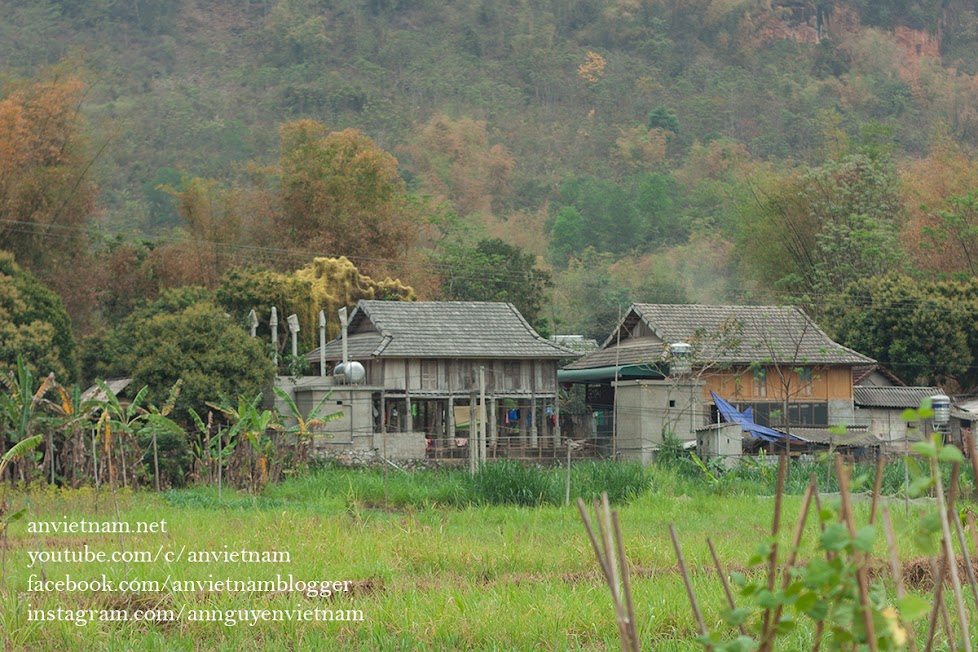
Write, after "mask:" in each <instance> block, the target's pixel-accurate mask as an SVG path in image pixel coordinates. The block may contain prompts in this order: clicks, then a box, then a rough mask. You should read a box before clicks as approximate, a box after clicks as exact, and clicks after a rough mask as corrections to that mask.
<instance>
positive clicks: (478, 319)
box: [306, 301, 579, 360]
mask: <svg viewBox="0 0 978 652" xmlns="http://www.w3.org/2000/svg"><path fill="white" fill-rule="evenodd" d="M349 330H350V332H351V333H352V334H351V336H350V338H349V340H348V346H349V347H350V358H351V359H357V358H359V359H363V358H368V357H380V358H537V359H540V358H549V359H563V358H576V357H577V356H578V355H579V354H577V353H575V352H573V351H571V350H569V349H566V348H564V347H562V346H558V345H557V344H554V343H553V342H550V341H549V340H546V339H544V338H542V337H540V335H538V334H537V332H536V331H535V330H533V328H532V327H531V326H530V324H529V323H527V321H526V320H525V319H524V318H523V316H522V315H521V314H520V313H519V311H518V310H516V308H515V307H514V306H513V305H512V304H510V303H493V302H486V301H361V302H360V303H359V304H357V307H356V310H354V311H353V314H352V315H350V328H349ZM341 350H342V343H341V341H340V340H339V339H336V340H333V341H332V342H330V343H329V344H327V345H326V358H327V359H328V360H339V359H340V358H341V356H342V353H341ZM306 358H307V359H309V360H318V359H319V350H318V349H316V350H315V351H312V352H310V353H309V354H307V356H306Z"/></svg>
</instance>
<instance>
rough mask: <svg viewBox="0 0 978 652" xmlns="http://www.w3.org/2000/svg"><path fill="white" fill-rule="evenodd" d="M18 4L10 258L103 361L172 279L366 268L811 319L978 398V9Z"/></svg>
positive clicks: (229, 1)
mask: <svg viewBox="0 0 978 652" xmlns="http://www.w3.org/2000/svg"><path fill="white" fill-rule="evenodd" d="M0 8H2V10H3V15H4V17H5V19H4V21H2V24H0V248H2V249H9V250H11V251H13V253H14V254H15V256H16V259H17V262H18V263H19V264H20V265H21V266H22V267H24V268H26V269H28V270H30V271H31V272H33V273H34V274H36V275H37V276H39V277H40V278H41V280H43V281H44V282H45V283H47V284H48V285H50V286H51V287H53V288H54V289H55V290H56V291H57V292H58V293H59V294H60V295H61V296H62V297H63V298H64V301H65V306H66V308H67V310H68V312H69V314H70V315H71V317H72V319H73V321H74V323H75V328H76V331H77V334H78V335H80V336H87V335H91V334H96V335H95V339H94V340H91V341H92V342H94V343H92V344H89V345H86V346H83V347H82V348H83V354H85V351H86V350H87V351H88V352H89V353H88V354H86V355H89V356H90V357H92V356H94V357H93V360H94V359H96V358H98V357H99V355H101V356H102V358H103V362H104V361H105V359H107V358H110V357H111V346H109V343H108V342H109V340H111V337H109V336H107V335H105V333H106V332H108V331H107V330H106V329H112V328H114V327H117V326H118V325H119V324H120V323H122V321H123V320H125V319H127V318H130V316H131V315H132V314H133V310H134V309H135V308H136V307H137V306H138V305H139V304H140V303H141V302H144V301H147V300H153V299H155V298H156V297H157V296H158V295H159V293H160V292H161V291H162V290H164V289H167V288H178V287H182V286H186V285H202V286H204V287H205V288H207V289H208V290H210V291H218V292H217V296H219V297H220V296H224V297H229V296H232V295H233V301H231V300H229V301H231V303H225V306H226V307H227V306H230V305H232V304H233V307H235V308H240V309H241V310H243V307H244V306H245V305H246V303H242V301H244V299H242V297H241V293H240V291H241V288H242V287H245V285H246V284H244V285H243V284H242V283H241V281H240V279H241V278H242V277H241V274H242V273H244V274H259V275H261V274H265V276H264V277H262V278H263V279H264V281H263V282H266V283H272V281H271V280H269V279H273V278H274V279H278V281H275V282H276V283H279V285H277V286H275V287H278V288H283V287H286V286H287V287H288V288H291V289H289V290H288V292H291V293H292V295H291V296H292V298H291V299H288V298H287V297H286V294H288V292H286V291H285V290H281V292H282V293H283V294H282V296H283V297H285V298H283V301H285V302H288V301H292V302H293V303H295V304H297V305H298V304H301V303H302V302H301V301H300V300H299V299H297V298H296V296H297V293H302V292H306V293H307V294H308V288H307V286H306V285H302V283H307V284H308V283H313V284H314V283H315V282H317V281H311V280H310V281H303V280H301V278H300V277H299V276H296V275H298V274H299V273H300V272H299V271H296V270H300V271H301V268H305V267H307V266H309V265H310V263H311V261H312V259H313V258H314V257H317V256H338V255H345V256H347V257H349V258H350V259H351V260H352V261H353V262H354V263H356V265H357V267H358V268H359V270H361V271H362V272H363V273H365V274H369V275H371V276H372V277H373V278H376V279H378V280H377V281H374V280H372V279H367V280H366V281H363V280H357V278H358V277H357V276H356V275H355V274H353V275H352V276H351V275H350V274H351V273H347V276H344V278H346V279H347V281H344V282H345V283H347V284H348V285H349V287H361V286H362V287H371V288H373V287H394V286H393V285H391V286H384V285H383V281H381V280H380V279H382V278H384V277H388V276H389V277H392V278H393V279H399V280H400V281H402V282H403V285H401V284H397V287H400V288H402V289H399V290H397V292H398V293H400V294H399V295H400V296H406V295H407V294H409V293H414V294H416V296H419V297H421V298H465V299H470V298H471V299H502V300H510V301H514V302H515V303H516V304H517V305H518V306H519V307H520V308H521V310H523V311H524V312H525V313H526V314H527V315H528V317H529V318H530V319H532V320H534V321H535V322H536V323H537V324H538V325H540V326H541V328H543V329H544V330H549V331H551V332H578V333H585V334H588V335H589V336H592V337H603V336H605V335H606V334H607V332H608V331H609V329H610V328H611V324H612V323H613V322H614V320H615V319H616V318H617V316H618V311H619V309H620V308H621V307H627V305H628V303H629V302H631V301H657V302H682V301H701V302H738V303H739V302H744V301H756V302H771V303H780V302H786V301H793V300H799V301H801V302H802V303H803V304H804V305H805V306H806V308H807V309H809V310H810V311H812V312H813V313H814V314H816V316H817V317H818V319H819V320H820V323H821V324H822V325H823V326H824V327H825V328H826V329H828V330H829V331H830V332H831V333H832V334H834V335H837V336H839V337H841V338H843V341H845V342H847V343H850V344H852V345H853V346H857V345H858V347H859V348H860V350H861V351H863V352H864V353H866V354H868V355H872V356H873V357H876V358H878V359H879V360H881V361H882V362H888V363H891V364H893V365H894V368H895V369H896V371H897V372H898V373H900V372H901V371H902V372H903V373H904V374H905V375H906V377H907V378H906V379H907V380H908V381H911V382H914V381H916V380H923V379H937V380H944V381H949V382H954V383H957V384H959V385H961V386H970V385H972V384H974V382H976V381H978V374H975V373H974V370H973V369H972V366H973V364H974V362H973V359H972V358H973V352H974V351H976V350H978V347H976V346H972V344H973V343H974V344H978V330H976V329H978V327H976V326H974V323H975V316H976V315H978V290H976V289H975V288H976V282H975V281H974V280H973V279H974V277H975V273H976V271H978V162H976V160H975V158H974V152H975V148H976V146H978V109H976V107H978V9H976V7H975V5H974V3H973V2H969V1H968V0H938V1H937V2H935V1H933V0H932V1H930V2H924V1H922V0H780V1H777V0H774V1H772V0H767V1H764V0H686V1H682V2H680V1H679V0H549V1H543V2H528V1H513V2H509V1H500V0H462V1H456V2H448V1H447V0H358V1H355V0H338V1H331V2H325V1H323V0H243V1H241V0H167V1H157V0H60V1H59V0H38V1H37V2H31V3H23V2H15V1H13V0H0ZM236 269H237V270H239V271H234V270H236ZM65 270H70V272H66V271H65ZM262 270H265V271H262ZM315 278H317V279H321V278H323V277H322V276H316V277H315ZM289 279H291V280H289ZM391 283H393V281H392V282H391ZM371 284H374V285H371ZM378 284H379V285H378ZM273 285H274V284H273ZM404 286H409V288H410V290H408V289H403V288H404ZM297 288H298V289H297ZM302 288H306V289H302ZM221 291H223V293H224V294H221ZM276 291H279V290H276ZM324 291H325V290H324ZM371 291H373V290H371ZM235 292H237V294H235ZM256 296H260V295H259V293H256ZM265 296H266V297H267V296H268V295H267V294H266V295H265ZM344 296H353V295H352V294H351V295H344ZM215 300H217V299H215ZM331 300H332V299H331ZM234 302H237V303H234ZM894 302H896V303H894ZM942 302H944V303H942ZM945 303H946V304H948V305H951V306H953V307H954V309H955V310H957V311H959V312H960V313H961V320H959V321H960V323H957V322H956V323H955V325H952V326H950V327H949V328H951V329H952V330H954V331H955V332H954V333H951V334H950V335H949V336H948V338H945V341H946V342H950V343H952V344H953V346H954V347H956V348H954V349H953V350H943V351H942V352H940V354H938V353H924V352H922V347H924V348H926V346H929V344H927V342H928V337H930V336H931V334H932V332H933V326H932V322H933V321H934V320H935V319H936V315H939V314H944V313H942V312H941V311H943V310H945V307H946V306H945ZM938 304H939V305H938ZM894 305H899V306H901V310H903V307H906V310H907V314H906V315H905V316H904V317H905V318H904V317H901V318H899V319H897V322H898V323H899V327H894V328H889V329H883V328H875V326H874V327H873V328H870V326H872V325H871V324H866V323H865V322H864V321H861V320H865V319H866V315H869V314H873V313H872V311H868V310H866V306H875V307H876V308H875V309H877V311H878V314H879V315H880V316H881V318H882V317H883V316H891V317H892V315H893V312H894V310H893V306H894ZM228 309H230V308H228ZM914 311H915V312H914ZM911 312H913V314H912V315H911V314H910V313H911ZM955 314H958V313H955ZM901 315H903V313H901ZM969 324H970V325H969ZM0 326H2V324H0ZM313 328H314V326H313V325H312V324H309V325H308V330H309V331H312V329H313ZM973 330H975V332H972V331H973ZM99 333H101V335H98V334H99ZM107 337H108V339H106V338H107ZM99 338H101V339H99ZM92 351H95V352H98V351H101V354H98V355H97V354H93V353H91V352H92ZM92 364H96V363H95V362H93V363H92ZM973 376H974V378H973Z"/></svg>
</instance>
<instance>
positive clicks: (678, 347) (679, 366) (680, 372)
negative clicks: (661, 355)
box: [669, 342, 693, 376]
mask: <svg viewBox="0 0 978 652" xmlns="http://www.w3.org/2000/svg"><path fill="white" fill-rule="evenodd" d="M692 349H693V347H692V346H690V345H689V344H687V343H686V342H676V343H674V344H670V345H669V358H670V359H669V375H670V376H685V375H686V374H688V373H690V372H691V371H692V365H691V360H690V354H691V353H692Z"/></svg>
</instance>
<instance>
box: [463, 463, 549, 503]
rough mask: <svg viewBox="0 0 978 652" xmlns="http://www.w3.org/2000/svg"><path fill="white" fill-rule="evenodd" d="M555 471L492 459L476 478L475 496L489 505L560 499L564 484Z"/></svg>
mask: <svg viewBox="0 0 978 652" xmlns="http://www.w3.org/2000/svg"><path fill="white" fill-rule="evenodd" d="M554 480H555V478H554V476H553V474H552V473H548V472H547V471H545V470H544V469H541V468H540V467H537V466H531V465H529V464H522V463H520V462H515V461H511V460H500V461H496V462H490V463H487V464H485V465H484V466H482V467H481V468H480V469H479V470H478V471H476V474H475V477H474V478H473V479H472V487H473V497H474V498H475V499H476V500H477V501H479V502H481V503H485V504H488V505H526V506H534V505H540V504H541V503H554V504H556V503H559V502H561V501H562V498H560V497H559V494H560V487H559V485H558V484H557V483H556V482H555V481H554Z"/></svg>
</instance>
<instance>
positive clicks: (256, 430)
mask: <svg viewBox="0 0 978 652" xmlns="http://www.w3.org/2000/svg"><path fill="white" fill-rule="evenodd" d="M261 397H262V395H261V393H258V394H256V395H255V397H254V398H252V399H251V400H248V399H246V398H245V397H243V396H238V399H237V404H236V405H234V404H232V403H231V402H230V401H229V400H228V399H227V397H223V396H222V397H221V402H220V403H207V406H208V407H211V408H213V409H215V410H217V411H218V412H220V413H221V414H223V415H224V417H225V418H226V419H227V420H228V422H229V423H230V424H231V427H232V429H234V433H233V434H234V435H235V436H238V435H240V434H243V435H244V437H245V439H246V440H247V441H248V442H249V443H250V444H251V450H250V451H249V459H248V462H249V475H250V477H249V487H250V488H251V489H252V490H254V486H255V461H256V457H257V455H258V453H259V452H260V451H259V448H260V445H261V438H262V435H264V433H265V430H267V429H268V428H269V427H271V426H272V425H273V423H274V420H273V419H272V415H271V412H270V411H269V410H264V411H260V410H259V409H258V403H259V402H260V401H261ZM265 413H268V414H269V416H268V417H267V418H265V417H264V414H265ZM261 421H264V423H261ZM222 463H223V461H222ZM266 464H267V461H266Z"/></svg>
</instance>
